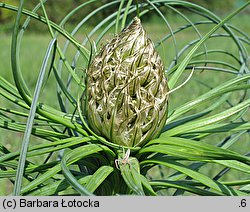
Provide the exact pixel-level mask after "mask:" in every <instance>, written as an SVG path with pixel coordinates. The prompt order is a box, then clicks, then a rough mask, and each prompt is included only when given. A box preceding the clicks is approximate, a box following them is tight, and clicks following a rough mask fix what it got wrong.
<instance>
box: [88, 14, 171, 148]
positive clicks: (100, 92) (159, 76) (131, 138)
mask: <svg viewBox="0 0 250 212" xmlns="http://www.w3.org/2000/svg"><path fill="white" fill-rule="evenodd" d="M87 75H88V76H87V84H86V86H87V88H86V89H87V90H86V91H87V92H86V95H87V96H86V99H87V104H85V105H86V111H87V114H86V115H87V120H88V124H89V126H90V127H91V128H92V130H93V131H94V132H95V133H96V134H98V135H101V136H103V137H105V138H106V139H107V140H109V141H110V142H113V143H115V144H119V145H123V146H128V147H136V146H141V145H143V144H145V142H147V141H149V140H151V139H153V138H155V137H157V136H158V135H159V133H160V131H161V129H162V127H163V126H164V124H165V121H166V117H167V100H168V90H169V89H168V86H167V80H166V78H165V76H164V68H163V64H162V61H161V59H160V57H159V55H158V54H157V52H156V51H155V48H154V45H153V43H152V41H151V40H150V39H149V38H148V37H147V35H146V33H145V31H144V29H143V28H142V25H141V22H140V19H139V18H135V19H134V22H133V23H132V24H131V25H129V26H128V27H127V28H125V29H124V30H123V31H121V33H120V34H118V35H117V36H116V37H115V38H114V39H113V40H111V41H110V42H109V43H107V44H106V45H105V46H104V47H103V48H102V49H101V51H100V53H99V54H98V55H97V56H96V57H95V58H94V60H93V62H92V63H91V65H90V67H89V68H88V71H87Z"/></svg>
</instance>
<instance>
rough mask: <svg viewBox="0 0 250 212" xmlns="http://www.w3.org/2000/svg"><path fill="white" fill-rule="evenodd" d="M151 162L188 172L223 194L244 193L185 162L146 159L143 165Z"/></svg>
mask: <svg viewBox="0 0 250 212" xmlns="http://www.w3.org/2000/svg"><path fill="white" fill-rule="evenodd" d="M151 163H153V164H161V165H163V166H166V167H169V168H173V169H175V170H177V171H180V172H182V173H184V174H186V175H187V176H189V177H191V178H192V179H194V180H196V181H198V182H200V183H202V184H203V185H205V186H207V187H209V188H211V189H213V190H215V191H217V192H219V193H220V194H221V195H229V196H232V195H236V196H237V195H243V193H242V192H239V191H237V190H235V189H232V188H230V187H227V186H225V185H223V184H221V183H220V182H218V181H214V180H212V179H211V178H209V177H207V176H205V175H203V174H201V173H199V172H196V171H193V170H191V169H189V168H187V167H185V166H184V165H183V164H181V163H178V162H175V161H171V160H145V161H143V162H141V164H142V165H145V164H151Z"/></svg>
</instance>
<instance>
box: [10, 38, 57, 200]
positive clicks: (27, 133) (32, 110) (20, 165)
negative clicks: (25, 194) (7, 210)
mask: <svg viewBox="0 0 250 212" xmlns="http://www.w3.org/2000/svg"><path fill="white" fill-rule="evenodd" d="M55 46H56V40H52V41H51V42H50V44H49V47H48V49H47V52H46V54H45V55H46V56H45V60H44V61H43V64H42V67H41V70H40V72H39V76H38V80H37V84H36V88H35V92H34V99H33V101H32V104H31V107H30V113H29V117H28V120H27V125H26V130H25V133H24V137H23V142H22V147H21V152H20V158H19V163H18V167H17V174H16V181H15V184H14V190H13V195H15V196H19V195H20V192H21V187H22V179H23V173H24V168H25V160H26V155H27V151H28V146H29V140H30V136H31V132H32V127H33V121H34V118H35V114H36V108H37V103H38V98H39V94H40V91H41V88H42V83H43V79H44V76H45V72H46V67H47V64H48V61H49V58H50V54H51V53H52V54H53V52H54V53H55ZM52 63H53V61H52Z"/></svg>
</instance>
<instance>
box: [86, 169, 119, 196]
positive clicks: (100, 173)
mask: <svg viewBox="0 0 250 212" xmlns="http://www.w3.org/2000/svg"><path fill="white" fill-rule="evenodd" d="M113 170H114V168H113V167H110V166H101V167H100V168H99V169H98V170H97V171H96V172H95V173H94V174H93V175H92V176H91V178H90V180H89V181H88V183H87V184H86V186H85V188H86V189H87V190H88V191H90V192H92V193H93V192H94V191H95V190H96V189H97V188H98V187H99V186H100V185H101V184H102V183H103V181H104V180H105V179H106V178H107V177H108V176H109V175H110V174H111V173H112V172H113Z"/></svg>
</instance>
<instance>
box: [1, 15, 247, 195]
mask: <svg viewBox="0 0 250 212" xmlns="http://www.w3.org/2000/svg"><path fill="white" fill-rule="evenodd" d="M169 21H170V23H171V24H172V25H176V27H177V25H178V24H181V21H180V20H178V19H176V17H169ZM232 23H233V24H234V25H236V26H238V27H239V28H240V29H243V30H244V31H245V32H246V33H249V32H250V25H249V16H248V15H244V14H242V15H240V16H237V17H235V18H234V19H233V20H232ZM143 25H144V27H145V29H146V31H147V32H148V34H149V37H150V38H151V39H152V40H153V41H156V40H158V39H160V38H161V37H162V36H164V34H166V29H162V27H161V25H160V24H159V22H158V19H157V18H153V19H152V20H150V21H147V22H146V23H145V24H143ZM0 27H3V26H1V25H0ZM208 30H209V29H202V28H201V31H202V32H203V35H204V34H205V33H206V32H208ZM0 31H1V30H0ZM81 33H85V32H83V31H81V32H80V33H79V34H78V35H77V36H76V38H77V39H78V40H79V41H80V40H81ZM108 35H109V36H112V35H113V31H112V30H111V31H110V33H109V34H108ZM194 36H195V37H197V35H195V34H194V33H193V32H192V31H186V32H185V34H184V33H183V34H181V35H180V36H178V37H177V39H178V40H177V42H178V48H181V47H182V46H183V45H184V43H186V42H187V40H191V39H194ZM50 39H51V38H50V36H49V35H48V34H41V33H40V34H39V33H26V34H25V36H24V38H23V41H22V46H21V69H22V71H23V75H24V77H25V80H26V82H27V84H28V85H29V87H30V88H33V89H34V86H35V83H36V79H37V76H38V72H39V69H40V67H41V63H42V59H43V56H44V54H45V51H46V48H47V45H48V43H49V41H50ZM105 39H106V40H103V41H102V43H101V45H103V44H104V43H105V42H106V41H107V40H109V38H108V37H107V38H105ZM59 41H60V43H61V44H63V42H64V39H63V38H60V40H59ZM10 45H11V35H10V34H5V33H0V58H1V60H0V74H1V76H3V77H4V78H5V79H7V80H8V81H10V82H12V83H13V77H12V73H11V62H10ZM208 45H209V47H211V48H212V47H213V46H214V47H221V48H224V49H227V50H228V51H234V50H235V49H236V47H235V46H234V44H232V42H230V41H228V42H221V40H220V39H217V41H216V42H215V41H213V43H212V44H209V42H208ZM211 45H213V46H211ZM61 46H62V45H61ZM248 50H249V49H248ZM158 51H159V53H160V55H161V56H162V58H163V60H164V64H165V65H166V67H167V66H168V65H169V63H170V61H171V60H172V59H173V56H174V53H173V52H174V48H173V45H171V43H170V42H169V43H165V44H164V45H160V47H159V50H158ZM73 53H74V49H73V48H72V49H70V51H69V52H68V55H67V58H71V57H72V55H73ZM228 62H229V63H230V61H228ZM77 71H78V72H82V71H83V70H82V66H81V64H80V62H79V63H78V64H77ZM189 73H190V72H189V71H187V73H186V74H185V75H183V79H182V80H185V78H186V77H187V76H188V74H189ZM232 77H234V76H233V75H230V74H226V73H222V72H210V71H204V72H201V71H196V72H195V74H194V75H193V77H192V80H190V82H188V83H187V84H186V85H185V86H184V87H182V88H181V89H180V90H178V91H176V92H175V93H173V94H172V95H171V97H170V100H169V104H170V105H169V106H170V110H172V109H173V108H176V107H178V106H180V105H182V104H183V103H185V102H187V101H190V100H192V99H194V98H195V97H197V96H199V95H201V94H202V93H204V92H206V91H208V90H209V88H207V87H205V86H202V85H200V84H199V83H197V82H198V80H202V81H203V82H206V83H209V84H210V85H211V86H215V85H219V84H220V83H221V81H225V80H226V79H230V78H232ZM179 83H181V82H179ZM238 95H240V93H236V94H234V95H232V97H231V100H232V101H234V100H235V99H237V98H238ZM55 98H56V84H55V80H54V77H53V75H51V76H50V78H49V80H48V82H47V84H46V86H45V87H44V90H43V92H42V96H41V100H40V101H41V102H45V103H46V104H49V105H50V106H53V107H56V108H58V104H57V101H56V100H55ZM0 106H3V107H7V108H13V105H11V104H10V103H9V102H7V101H6V100H5V99H4V98H3V97H1V96H0ZM208 106H209V103H207V104H206V105H204V108H206V107H208ZM226 107H228V106H227V105H226V104H225V105H221V110H223V108H226ZM13 109H15V108H13ZM248 118H249V117H248ZM219 138H220V135H213V136H210V137H209V138H207V139H206V142H209V143H211V144H217V143H218V141H219V140H220V139H219ZM246 139H248V138H247V137H243V138H242V139H241V141H240V142H237V145H234V146H232V147H231V148H232V149H234V150H236V151H237V152H240V153H243V152H245V151H244V150H246V149H250V143H249V142H247V140H246ZM21 141H22V134H20V133H16V132H11V131H7V130H4V129H0V142H1V143H2V144H3V145H4V146H6V147H7V148H9V149H10V150H13V151H14V150H18V149H19V148H20V144H21ZM37 142H42V141H41V140H40V139H37V138H33V139H32V140H31V145H32V144H37ZM214 167H215V166H213V167H209V166H204V167H203V168H202V170H201V171H202V172H203V173H207V175H209V176H214V174H216V173H218V172H219V170H221V167H218V169H217V168H214ZM231 173H232V174H231V175H230V176H229V178H231V179H223V180H233V179H237V178H238V179H239V178H244V177H245V176H244V174H242V173H241V176H238V173H237V172H235V171H232V172H231ZM11 189H12V186H11V183H9V181H8V180H1V179H0V195H6V194H9V193H10V191H11Z"/></svg>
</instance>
